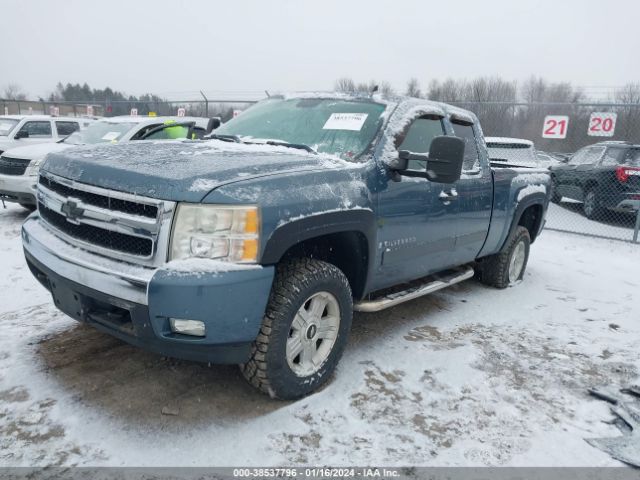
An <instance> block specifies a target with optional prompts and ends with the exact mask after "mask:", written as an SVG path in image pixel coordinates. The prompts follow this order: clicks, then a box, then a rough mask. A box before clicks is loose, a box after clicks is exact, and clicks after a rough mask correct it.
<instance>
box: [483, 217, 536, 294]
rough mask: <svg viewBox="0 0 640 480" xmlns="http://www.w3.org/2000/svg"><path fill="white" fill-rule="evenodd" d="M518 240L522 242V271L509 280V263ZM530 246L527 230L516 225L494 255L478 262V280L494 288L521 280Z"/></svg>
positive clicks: (505, 286)
mask: <svg viewBox="0 0 640 480" xmlns="http://www.w3.org/2000/svg"><path fill="white" fill-rule="evenodd" d="M520 242H524V248H525V257H524V265H523V266H522V271H521V272H520V275H518V278H517V279H516V280H514V281H511V280H510V279H509V265H510V264H511V257H512V256H513V254H514V252H515V250H516V246H517V245H518V244H519V243H520ZM530 246H531V237H530V236H529V230H527V229H526V228H525V227H522V226H517V227H516V228H515V230H514V231H513V232H512V233H511V235H510V236H509V238H508V239H507V241H506V243H505V244H504V246H503V247H502V250H500V252H498V253H496V254H495V255H490V256H488V257H484V258H483V259H481V260H480V261H479V262H478V265H477V268H476V276H477V278H478V280H480V281H481V282H482V283H484V284H486V285H490V286H492V287H496V288H507V287H508V286H510V285H512V284H514V283H516V282H517V281H518V280H521V279H522V277H523V276H524V272H525V270H526V269H527V262H528V261H529V250H530Z"/></svg>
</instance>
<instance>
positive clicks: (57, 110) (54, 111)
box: [49, 105, 60, 117]
mask: <svg viewBox="0 0 640 480" xmlns="http://www.w3.org/2000/svg"><path fill="white" fill-rule="evenodd" d="M49 115H51V116H52V117H57V116H59V115H60V107H54V106H53V105H52V106H50V107H49Z"/></svg>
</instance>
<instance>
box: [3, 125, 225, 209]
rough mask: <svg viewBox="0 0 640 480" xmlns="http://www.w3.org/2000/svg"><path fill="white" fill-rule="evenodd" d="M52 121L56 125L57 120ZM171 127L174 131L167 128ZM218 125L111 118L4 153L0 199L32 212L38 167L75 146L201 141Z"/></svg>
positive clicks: (34, 204) (34, 203) (34, 205)
mask: <svg viewBox="0 0 640 480" xmlns="http://www.w3.org/2000/svg"><path fill="white" fill-rule="evenodd" d="M2 118H6V117H0V127H1V126H2V121H3V120H2ZM53 121H54V122H58V118H55V119H53ZM174 124H175V125H176V128H170V127H171V126H172V125H174ZM186 124H190V125H192V128H187V127H177V126H178V125H186ZM218 125H220V119H219V118H218V117H214V118H205V117H137V116H136V117H131V116H120V117H110V118H104V119H101V120H98V121H95V122H93V123H92V124H91V125H90V126H89V127H87V128H84V129H81V130H79V131H75V132H70V133H71V135H69V136H68V137H63V138H62V139H61V140H58V141H57V142H52V141H51V140H52V139H51V138H48V139H47V140H46V141H47V142H48V143H41V144H39V145H30V146H26V147H17V148H13V149H10V150H7V151H5V152H4V153H3V154H2V155H0V200H1V201H6V202H15V203H19V204H20V205H22V206H23V207H25V208H28V209H30V210H32V209H35V207H36V197H35V191H36V183H37V181H38V176H37V175H38V171H39V170H40V164H41V163H42V161H43V160H44V158H45V156H46V155H47V154H48V153H52V152H59V151H61V150H66V149H67V148H71V147H74V146H76V145H91V144H97V143H122V142H128V141H131V140H141V139H149V140H167V139H171V138H183V139H184V138H186V137H187V136H190V137H192V138H202V136H204V135H206V134H207V133H210V132H211V130H213V129H214V128H216V127H217V126H218ZM171 130H173V132H171ZM58 132H60V130H58ZM170 133H173V135H170ZM0 138H2V137H0Z"/></svg>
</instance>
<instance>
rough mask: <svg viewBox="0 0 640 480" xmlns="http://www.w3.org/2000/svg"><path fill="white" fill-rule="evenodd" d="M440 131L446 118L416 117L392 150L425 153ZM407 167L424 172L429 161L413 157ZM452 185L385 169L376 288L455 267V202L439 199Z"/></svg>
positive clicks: (379, 222) (379, 204)
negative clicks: (398, 173) (453, 262)
mask: <svg viewBox="0 0 640 480" xmlns="http://www.w3.org/2000/svg"><path fill="white" fill-rule="evenodd" d="M440 135H445V128H444V123H443V119H442V118H440V117H435V116H428V115H427V116H420V117H417V118H414V119H413V120H412V121H411V122H410V123H409V125H408V126H407V127H406V128H405V129H404V131H403V132H401V133H399V134H398V135H397V136H396V138H395V139H394V147H395V152H394V154H395V155H397V152H398V151H399V150H409V151H411V152H414V153H423V154H426V153H428V152H429V148H430V146H431V141H432V140H433V139H434V138H435V137H437V136H440ZM408 169H409V170H419V171H422V172H424V171H425V170H426V164H425V162H423V161H418V160H411V161H409V167H408ZM450 189H451V185H445V184H443V183H436V182H431V181H429V180H427V179H425V178H414V177H406V176H397V175H396V174H394V173H393V172H392V171H391V170H387V171H386V174H385V177H384V179H383V185H381V190H380V191H379V194H378V209H377V213H378V258H377V260H378V270H377V272H376V276H375V279H374V285H373V287H374V289H380V288H384V287H387V286H390V285H395V284H398V283H402V282H407V281H409V280H412V279H416V278H419V277H423V276H425V275H429V274H431V273H435V272H437V271H440V270H444V269H446V268H448V267H451V266H452V261H453V255H452V252H453V248H454V244H455V236H456V212H455V209H456V205H455V202H446V201H444V199H443V198H441V193H442V192H448V191H449V190H450Z"/></svg>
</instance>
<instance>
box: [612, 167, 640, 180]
mask: <svg viewBox="0 0 640 480" xmlns="http://www.w3.org/2000/svg"><path fill="white" fill-rule="evenodd" d="M631 176H640V168H639V167H622V166H621V167H618V168H616V178H617V179H618V181H619V182H622V183H625V182H626V181H627V180H629V177H631Z"/></svg>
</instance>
